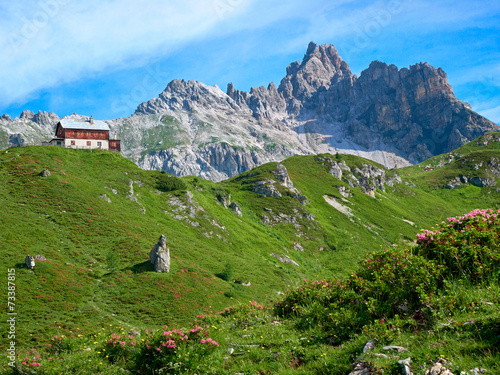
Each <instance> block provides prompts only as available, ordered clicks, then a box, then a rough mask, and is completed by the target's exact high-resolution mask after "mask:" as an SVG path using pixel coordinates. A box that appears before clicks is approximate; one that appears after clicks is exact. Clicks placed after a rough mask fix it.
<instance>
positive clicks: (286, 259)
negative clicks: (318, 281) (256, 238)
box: [271, 253, 299, 267]
mask: <svg viewBox="0 0 500 375" xmlns="http://www.w3.org/2000/svg"><path fill="white" fill-rule="evenodd" d="M271 256H272V257H275V258H278V260H279V261H280V262H281V263H285V264H291V265H292V266H295V267H298V266H299V264H298V263H297V262H296V261H294V260H292V259H290V258H289V257H287V256H286V255H279V254H274V253H272V254H271Z"/></svg>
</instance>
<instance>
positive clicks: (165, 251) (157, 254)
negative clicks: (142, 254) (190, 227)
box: [149, 234, 170, 273]
mask: <svg viewBox="0 0 500 375" xmlns="http://www.w3.org/2000/svg"><path fill="white" fill-rule="evenodd" d="M149 261H150V262H151V263H152V264H153V265H154V266H155V271H156V272H165V273H168V272H169V271H170V249H169V248H168V247H167V238H166V237H165V236H164V235H163V234H162V235H161V236H160V238H159V239H158V243H157V244H156V245H154V246H153V248H152V249H151V252H150V253H149Z"/></svg>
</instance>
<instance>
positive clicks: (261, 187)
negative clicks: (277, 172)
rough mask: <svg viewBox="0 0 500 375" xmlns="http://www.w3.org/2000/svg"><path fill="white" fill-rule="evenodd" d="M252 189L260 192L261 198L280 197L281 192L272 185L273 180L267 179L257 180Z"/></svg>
mask: <svg viewBox="0 0 500 375" xmlns="http://www.w3.org/2000/svg"><path fill="white" fill-rule="evenodd" d="M252 191H253V192H254V193H257V194H260V195H261V197H262V198H268V197H274V198H281V193H280V192H279V191H278V189H276V186H274V181H273V180H269V179H266V180H261V181H257V182H256V183H255V184H254V186H253V187H252Z"/></svg>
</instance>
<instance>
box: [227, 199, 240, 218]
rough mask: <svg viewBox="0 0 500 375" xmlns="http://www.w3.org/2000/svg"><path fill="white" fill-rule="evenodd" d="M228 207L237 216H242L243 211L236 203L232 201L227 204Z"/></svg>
mask: <svg viewBox="0 0 500 375" xmlns="http://www.w3.org/2000/svg"><path fill="white" fill-rule="evenodd" d="M229 208H230V209H231V210H232V211H233V212H234V213H235V214H236V215H238V216H243V213H242V212H241V208H240V206H238V205H237V204H236V203H234V202H232V203H231V204H230V205H229Z"/></svg>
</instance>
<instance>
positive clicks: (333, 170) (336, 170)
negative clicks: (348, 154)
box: [329, 159, 342, 180]
mask: <svg viewBox="0 0 500 375" xmlns="http://www.w3.org/2000/svg"><path fill="white" fill-rule="evenodd" d="M330 160H331V159H330ZM329 173H330V174H331V175H332V176H333V177H335V178H338V179H339V180H342V168H340V167H339V165H338V164H337V162H336V161H334V162H333V163H332V166H331V167H330V171H329Z"/></svg>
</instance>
